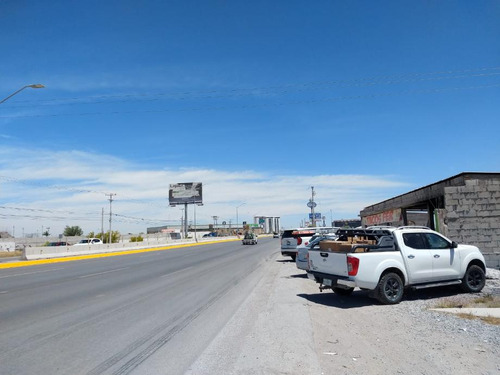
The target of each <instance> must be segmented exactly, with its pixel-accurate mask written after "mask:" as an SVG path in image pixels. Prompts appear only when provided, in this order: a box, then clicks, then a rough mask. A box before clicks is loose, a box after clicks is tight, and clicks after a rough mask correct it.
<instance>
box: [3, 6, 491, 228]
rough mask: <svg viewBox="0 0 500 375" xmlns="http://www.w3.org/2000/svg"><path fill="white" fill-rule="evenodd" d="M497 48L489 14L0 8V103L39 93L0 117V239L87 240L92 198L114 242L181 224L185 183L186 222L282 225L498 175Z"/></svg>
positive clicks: (463, 10)
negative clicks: (460, 179) (194, 200)
mask: <svg viewBox="0 0 500 375" xmlns="http://www.w3.org/2000/svg"><path fill="white" fill-rule="evenodd" d="M499 36H500V3H498V2H497V1H418V2H415V1H371V2H367V1H320V0H317V1H284V0H283V1H252V2H249V1H223V0H217V1H208V0H207V1H185V0H184V1H147V0H146V1H141V2H137V1H126V0H121V1H85V2H79V1H50V2H49V1H43V2H40V1H14V0H2V1H0V48H1V51H2V54H1V55H2V58H1V59H0V74H1V79H0V99H2V98H4V97H7V96H8V95H10V94H11V93H12V92H14V91H16V90H17V89H19V88H21V87H23V86H24V85H27V84H32V83H42V84H44V85H45V86H46V88H44V89H30V88H28V89H25V90H23V91H22V92H20V93H19V94H17V95H15V96H14V97H12V98H11V99H9V100H8V101H6V102H4V103H2V104H0V197H1V201H0V206H1V208H0V231H1V230H8V231H9V232H15V234H16V235H17V236H19V235H21V230H22V231H23V232H24V233H35V232H36V231H40V230H41V229H40V228H41V226H45V227H48V226H49V227H51V228H52V232H53V233H54V234H57V233H60V232H61V231H62V229H63V228H64V226H65V225H80V226H81V227H82V228H84V230H86V231H90V230H94V231H98V230H99V229H100V223H101V210H102V207H105V209H106V210H108V202H107V201H106V197H105V195H104V193H106V192H113V193H116V194H117V196H116V201H115V202H114V211H115V212H116V214H117V215H122V216H121V217H119V216H117V217H116V223H117V224H116V226H115V227H116V228H117V229H119V230H121V231H122V232H129V231H130V232H138V231H144V230H145V227H146V226H154V225H162V224H165V223H169V224H173V223H177V222H178V218H180V216H181V212H180V210H179V208H169V207H168V204H167V196H168V185H169V184H170V183H176V182H189V181H201V182H203V184H204V201H205V205H204V206H203V207H199V209H198V211H197V215H198V219H199V220H200V221H202V222H211V219H210V217H211V216H212V215H218V216H219V217H221V218H223V219H225V220H226V221H229V220H232V221H234V220H235V216H236V212H235V211H236V209H235V207H236V206H238V205H240V204H242V203H243V202H244V203H245V204H244V205H243V206H241V207H240V208H239V217H240V221H241V220H247V221H250V220H251V218H252V216H253V215H254V214H264V215H276V216H281V217H282V218H283V224H284V225H285V226H293V225H297V224H299V223H300V221H301V220H302V219H304V218H306V216H307V212H308V209H307V207H306V203H307V200H308V199H309V195H310V186H312V185H314V186H315V189H316V192H317V196H316V199H317V200H318V203H319V207H318V209H319V210H320V211H321V212H322V213H323V214H324V215H325V216H327V218H329V217H330V216H331V217H333V218H334V219H335V218H355V217H356V216H357V215H358V214H359V211H360V210H361V209H363V207H365V206H366V205H369V204H373V203H376V202H378V201H381V200H384V199H387V198H389V197H392V196H394V195H396V194H401V193H404V192H406V191H409V190H412V189H415V188H418V187H420V186H423V185H427V184H430V183H433V182H435V181H438V180H441V179H444V178H447V177H450V176H452V175H455V174H458V173H460V172H463V171H486V172H498V171H499V169H500V168H499V166H500V155H499V149H500V147H499V144H500V142H499V141H500V136H499V131H498V129H499V120H498V119H499V118H500V105H499V104H500V103H499V98H500V95H499V94H500V45H499V43H498V37H499ZM330 212H331V214H330ZM191 216H192V213H191ZM127 218H128V219H127ZM138 218H139V219H141V220H137V219H138ZM142 219H145V220H142ZM219 221H220V220H219ZM15 228H17V229H15ZM21 228H23V229H21Z"/></svg>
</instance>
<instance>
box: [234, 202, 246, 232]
mask: <svg viewBox="0 0 500 375" xmlns="http://www.w3.org/2000/svg"><path fill="white" fill-rule="evenodd" d="M244 204H246V203H245V202H243V203H242V204H240V205H238V206H236V232H238V208H240V207H241V206H243V205H244Z"/></svg>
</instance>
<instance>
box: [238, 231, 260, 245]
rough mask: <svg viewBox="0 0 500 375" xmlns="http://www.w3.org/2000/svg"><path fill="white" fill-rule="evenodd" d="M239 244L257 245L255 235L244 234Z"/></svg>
mask: <svg viewBox="0 0 500 375" xmlns="http://www.w3.org/2000/svg"><path fill="white" fill-rule="evenodd" d="M241 242H242V244H243V245H257V235H256V234H255V233H246V234H245V237H243V240H242V241H241Z"/></svg>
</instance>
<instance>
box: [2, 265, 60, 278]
mask: <svg viewBox="0 0 500 375" xmlns="http://www.w3.org/2000/svg"><path fill="white" fill-rule="evenodd" d="M63 269H64V268H62V267H61V268H51V269H50V270H44V271H36V272H23V273H14V274H12V275H5V276H0V279H5V278H6V277H13V276H25V275H34V274H35V273H45V272H52V271H59V270H63Z"/></svg>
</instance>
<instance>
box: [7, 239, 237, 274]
mask: <svg viewBox="0 0 500 375" xmlns="http://www.w3.org/2000/svg"><path fill="white" fill-rule="evenodd" d="M234 241H240V239H230V240H222V241H209V242H193V243H189V244H182V245H170V246H161V247H152V248H148V249H137V250H123V251H115V252H113V253H100V254H86V255H75V256H69V257H63V258H51V259H37V260H25V261H21V262H12V263H0V269H2V268H18V267H28V266H38V265H41V264H50V263H62V262H72V261H75V260H82V259H97V258H108V257H116V256H120V255H129V254H140V253H148V252H152V251H163V250H171V249H180V248H183V247H191V246H201V245H210V244H215V243H224V242H234Z"/></svg>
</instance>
